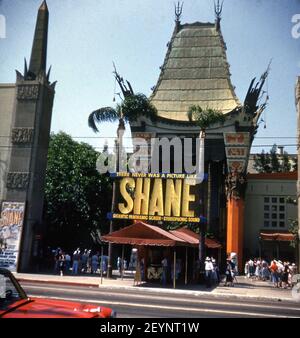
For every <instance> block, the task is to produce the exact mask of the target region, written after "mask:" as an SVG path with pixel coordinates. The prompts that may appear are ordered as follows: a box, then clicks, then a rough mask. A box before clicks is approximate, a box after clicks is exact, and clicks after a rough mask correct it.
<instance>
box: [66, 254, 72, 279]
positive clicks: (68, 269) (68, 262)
mask: <svg viewBox="0 0 300 338" xmlns="http://www.w3.org/2000/svg"><path fill="white" fill-rule="evenodd" d="M65 262H66V273H67V274H68V273H69V272H70V268H71V256H70V255H69V254H68V253H66V255H65Z"/></svg>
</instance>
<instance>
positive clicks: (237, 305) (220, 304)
mask: <svg viewBox="0 0 300 338" xmlns="http://www.w3.org/2000/svg"><path fill="white" fill-rule="evenodd" d="M122 282H123V283H126V282H129V281H127V280H123V281H122ZM21 284H22V286H23V288H24V290H25V291H26V292H27V294H28V295H29V296H30V297H45V298H53V299H60V300H69V301H76V302H82V303H90V304H96V305H100V306H101V305H102V306H107V307H111V308H112V309H114V310H115V311H116V312H117V318H186V319H188V318H209V317H212V318H236V317H238V318H245V317H246V318H283V317H297V318H300V305H299V303H297V302H293V301H290V300H283V299H281V300H280V301H279V299H275V298H274V299H263V300H262V299H256V298H253V297H245V298H243V297H242V298H241V297H237V296H235V297H232V296H229V295H228V294H225V295H221V296H220V295H216V294H210V293H209V292H202V291H197V290H182V289H176V290H175V291H174V290H172V289H169V288H148V287H132V286H127V287H126V286H125V285H123V287H117V286H116V285H114V286H112V285H102V286H100V287H99V286H97V285H94V286H91V285H88V284H87V285H82V284H80V285H78V284H77V285H76V284H71V285H70V284H63V283H61V284H59V285H58V284H57V283H56V284H55V283H54V282H47V283H45V282H37V281H34V282H33V281H30V280H27V281H24V280H23V282H21Z"/></svg>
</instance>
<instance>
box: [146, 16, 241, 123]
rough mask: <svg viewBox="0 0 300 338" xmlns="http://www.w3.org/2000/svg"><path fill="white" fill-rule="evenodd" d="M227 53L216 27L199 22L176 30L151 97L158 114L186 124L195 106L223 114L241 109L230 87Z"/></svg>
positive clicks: (181, 26)
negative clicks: (189, 113) (191, 109)
mask: <svg viewBox="0 0 300 338" xmlns="http://www.w3.org/2000/svg"><path fill="white" fill-rule="evenodd" d="M225 50H226V47H225V44H224V41H223V37H222V34H221V31H218V30H217V29H216V27H215V24H211V23H205V24H203V23H199V22H196V23H194V24H185V25H180V26H179V29H178V31H176V29H175V31H174V33H173V36H172V39H171V42H170V43H169V46H168V51H167V54H166V57H165V61H164V64H163V66H162V69H161V74H160V76H159V79H158V83H157V85H156V87H155V89H154V92H153V94H152V96H151V102H152V103H153V104H154V105H155V106H156V108H157V109H158V114H159V115H160V116H162V117H165V118H169V119H173V120H180V121H184V120H187V115H186V113H187V111H188V109H189V107H190V106H191V105H193V104H198V105H200V106H201V107H202V108H207V107H209V108H213V109H218V110H220V111H222V112H223V113H224V114H226V113H228V112H230V111H232V110H233V109H234V108H236V107H237V106H238V105H240V102H239V101H238V99H237V97H236V95H235V93H234V89H233V87H232V84H231V80H230V73H229V65H228V62H227V59H226V52H225Z"/></svg>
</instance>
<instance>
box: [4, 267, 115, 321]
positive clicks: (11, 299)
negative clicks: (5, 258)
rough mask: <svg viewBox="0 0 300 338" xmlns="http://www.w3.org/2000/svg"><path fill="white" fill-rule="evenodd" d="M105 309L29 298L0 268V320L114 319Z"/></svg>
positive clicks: (6, 271)
mask: <svg viewBox="0 0 300 338" xmlns="http://www.w3.org/2000/svg"><path fill="white" fill-rule="evenodd" d="M115 317H116V313H115V312H114V311H113V310H112V309H110V308H107V307H102V306H99V305H93V304H82V303H77V302H69V301H61V300H55V299H46V298H29V297H28V296H27V295H26V293H25V291H24V290H23V289H22V287H21V286H20V284H19V283H18V281H17V280H16V279H15V277H14V276H13V274H12V273H11V272H10V271H9V270H7V269H2V268H0V318H115Z"/></svg>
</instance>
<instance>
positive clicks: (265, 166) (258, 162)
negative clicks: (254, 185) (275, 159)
mask: <svg viewBox="0 0 300 338" xmlns="http://www.w3.org/2000/svg"><path fill="white" fill-rule="evenodd" d="M254 169H255V170H256V171H257V172H259V173H270V172H272V168H271V160H270V155H269V154H268V153H265V151H264V150H262V152H261V154H260V155H257V156H255V157H254Z"/></svg>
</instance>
